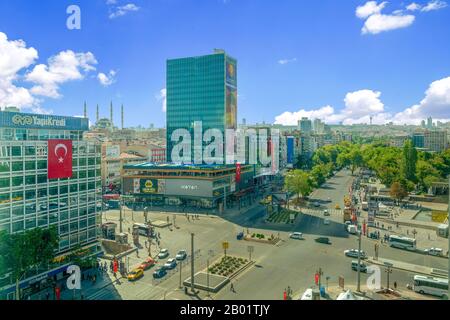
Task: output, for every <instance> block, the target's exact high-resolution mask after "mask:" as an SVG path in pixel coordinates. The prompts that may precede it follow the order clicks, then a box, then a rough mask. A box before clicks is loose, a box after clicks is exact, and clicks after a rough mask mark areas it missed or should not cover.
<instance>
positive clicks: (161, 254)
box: [158, 249, 169, 259]
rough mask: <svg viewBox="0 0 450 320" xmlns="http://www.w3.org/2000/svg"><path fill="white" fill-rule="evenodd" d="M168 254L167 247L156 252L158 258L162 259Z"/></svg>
mask: <svg viewBox="0 0 450 320" xmlns="http://www.w3.org/2000/svg"><path fill="white" fill-rule="evenodd" d="M168 256H169V249H161V251H160V252H159V254H158V258H159V259H164V258H167V257H168Z"/></svg>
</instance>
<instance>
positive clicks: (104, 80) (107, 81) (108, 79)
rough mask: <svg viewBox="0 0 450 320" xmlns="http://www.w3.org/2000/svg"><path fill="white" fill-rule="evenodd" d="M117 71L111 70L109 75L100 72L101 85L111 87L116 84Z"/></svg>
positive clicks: (98, 76) (98, 77)
mask: <svg viewBox="0 0 450 320" xmlns="http://www.w3.org/2000/svg"><path fill="white" fill-rule="evenodd" d="M116 74H117V73H116V71H114V70H111V71H110V72H109V73H108V74H105V73H103V72H100V73H99V74H98V75H97V79H98V81H99V82H100V84H101V85H102V86H104V87H109V86H110V85H112V84H113V83H114V82H116V79H115V76H116Z"/></svg>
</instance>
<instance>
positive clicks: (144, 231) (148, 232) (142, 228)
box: [133, 223, 155, 238]
mask: <svg viewBox="0 0 450 320" xmlns="http://www.w3.org/2000/svg"><path fill="white" fill-rule="evenodd" d="M133 229H137V230H138V231H139V235H141V236H144V237H148V236H151V237H152V238H153V237H154V236H155V235H154V231H153V228H152V227H150V226H148V225H146V224H143V223H135V224H133Z"/></svg>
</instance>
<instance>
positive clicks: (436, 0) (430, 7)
mask: <svg viewBox="0 0 450 320" xmlns="http://www.w3.org/2000/svg"><path fill="white" fill-rule="evenodd" d="M445 7H447V2H445V1H441V0H433V1H430V2H429V3H428V4H427V5H426V6H424V7H423V8H422V11H423V12H428V11H434V10H440V9H443V8H445Z"/></svg>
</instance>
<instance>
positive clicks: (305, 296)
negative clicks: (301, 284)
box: [300, 289, 313, 300]
mask: <svg viewBox="0 0 450 320" xmlns="http://www.w3.org/2000/svg"><path fill="white" fill-rule="evenodd" d="M312 296H313V291H312V289H307V290H306V291H305V292H304V293H303V295H302V297H301V298H300V300H312Z"/></svg>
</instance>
